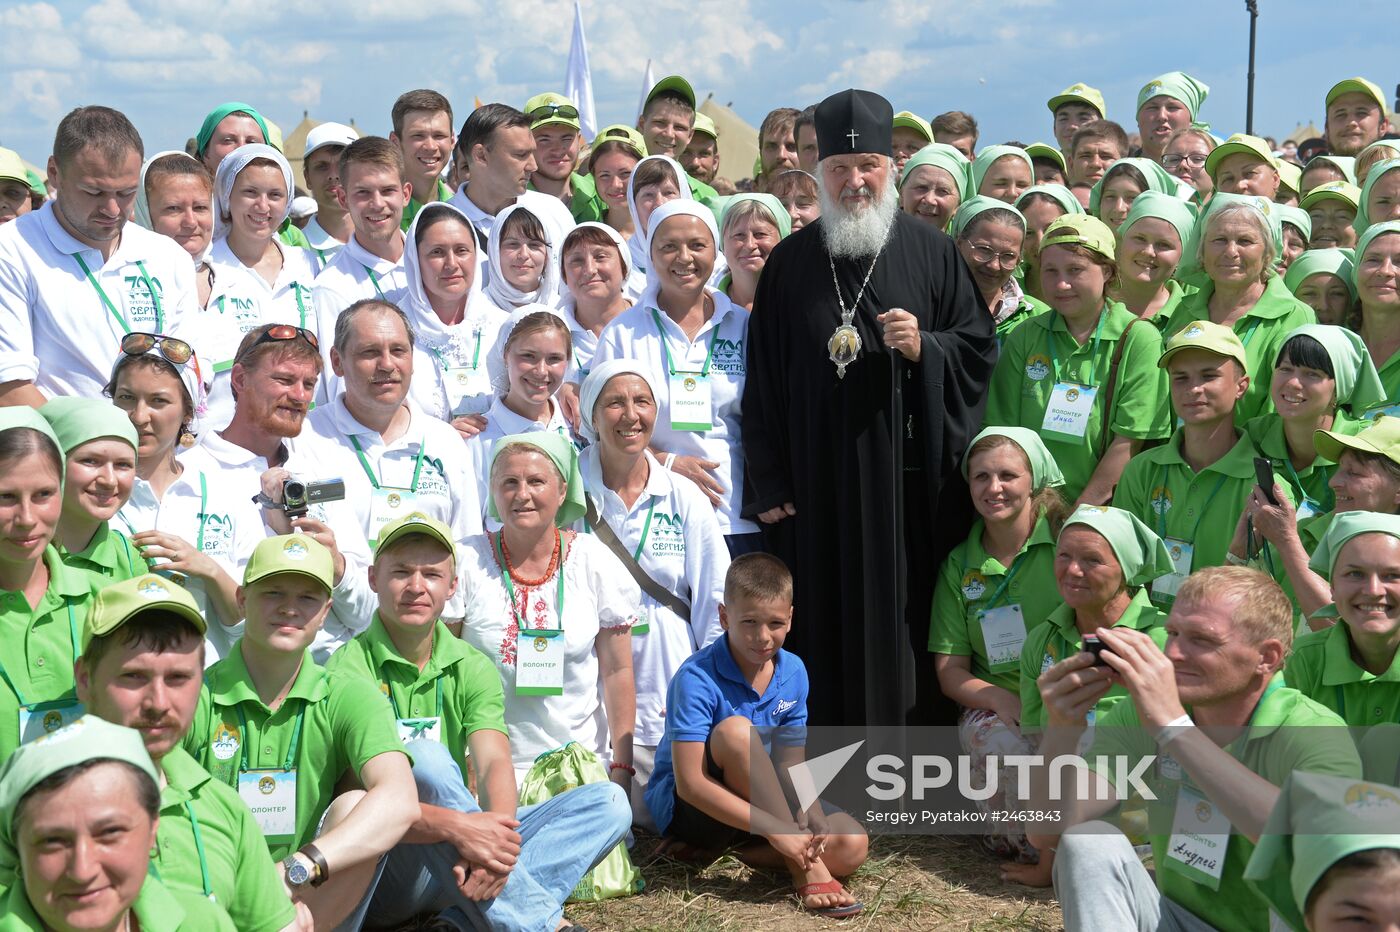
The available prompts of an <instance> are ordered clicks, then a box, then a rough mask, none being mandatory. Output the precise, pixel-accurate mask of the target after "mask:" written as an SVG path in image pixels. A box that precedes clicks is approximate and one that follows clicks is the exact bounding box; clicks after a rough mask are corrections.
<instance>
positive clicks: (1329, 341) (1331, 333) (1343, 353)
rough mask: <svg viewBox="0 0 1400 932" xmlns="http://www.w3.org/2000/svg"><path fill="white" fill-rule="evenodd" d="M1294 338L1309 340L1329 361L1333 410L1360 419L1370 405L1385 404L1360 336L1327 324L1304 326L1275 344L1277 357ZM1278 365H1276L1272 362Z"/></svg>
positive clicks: (1374, 366) (1382, 389)
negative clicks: (1334, 384) (1334, 394)
mask: <svg viewBox="0 0 1400 932" xmlns="http://www.w3.org/2000/svg"><path fill="white" fill-rule="evenodd" d="M1294 337H1312V338H1313V339H1314V340H1316V341H1317V342H1318V343H1321V344H1322V348H1323V349H1325V350H1326V351H1327V358H1328V359H1330V360H1332V372H1333V373H1334V374H1335V375H1334V377H1335V379H1336V381H1337V406H1338V407H1342V408H1346V409H1348V410H1349V411H1351V412H1352V413H1353V414H1356V415H1358V416H1359V415H1360V414H1361V412H1363V411H1365V410H1366V409H1367V408H1369V407H1371V405H1373V404H1376V403H1377V402H1380V401H1384V400H1385V397H1386V395H1385V386H1383V385H1382V384H1381V377H1380V375H1379V374H1378V373H1377V372H1376V364H1375V363H1373V362H1372V361H1371V353H1370V352H1369V351H1368V350H1367V349H1366V344H1365V343H1364V342H1362V340H1361V335H1360V334H1358V333H1355V332H1354V331H1351V330H1348V329H1347V328H1345V327H1333V326H1330V325H1328V324H1305V325H1303V326H1302V327H1299V328H1298V329H1296V330H1294V331H1292V332H1290V333H1289V334H1288V335H1287V336H1285V337H1284V338H1283V342H1282V343H1280V344H1279V356H1280V357H1281V356H1282V355H1283V347H1285V346H1287V345H1288V341H1289V340H1291V339H1293V338H1294ZM1274 365H1275V366H1277V365H1278V361H1277V360H1275V361H1274Z"/></svg>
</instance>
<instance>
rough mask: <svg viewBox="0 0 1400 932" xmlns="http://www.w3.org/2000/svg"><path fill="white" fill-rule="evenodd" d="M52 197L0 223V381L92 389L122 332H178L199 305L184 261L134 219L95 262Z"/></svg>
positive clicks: (105, 373)
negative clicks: (110, 250) (111, 249)
mask: <svg viewBox="0 0 1400 932" xmlns="http://www.w3.org/2000/svg"><path fill="white" fill-rule="evenodd" d="M54 204H55V202H54V201H49V202H48V203H46V204H45V205H44V206H43V207H41V208H40V209H39V210H37V211H35V212H33V213H29V214H25V215H24V216H23V217H20V218H19V219H17V220H14V221H11V222H10V223H7V224H4V225H3V226H0V382H14V381H21V380H24V381H31V382H33V383H34V385H35V387H36V388H38V389H39V390H40V391H41V392H43V393H44V394H45V395H48V396H50V397H52V396H54V395H82V396H87V397H91V398H98V397H101V395H102V389H103V387H104V386H106V384H107V379H108V377H109V376H110V375H111V372H112V362H113V360H115V359H116V356H117V353H118V351H119V349H118V348H119V345H120V343H121V338H122V337H123V336H125V335H126V334H127V333H128V332H132V331H138V332H140V331H144V332H152V331H156V330H161V331H163V332H165V333H167V334H172V335H178V336H185V335H186V334H185V332H184V331H185V328H186V327H187V326H188V325H189V324H190V323H191V318H192V316H193V315H194V314H195V312H197V311H198V309H199V302H198V298H197V292H196V291H195V282H194V266H193V264H191V262H190V256H189V253H187V252H185V250H183V249H181V248H180V245H179V244H178V243H176V242H175V241H174V240H173V239H170V238H169V237H166V236H161V235H160V234H159V233H152V232H151V231H150V230H147V229H144V228H142V227H141V226H139V225H137V224H135V223H127V224H125V225H124V226H123V227H122V233H121V241H120V242H119V243H118V245H117V250H116V252H114V253H113V254H112V257H111V258H110V259H108V260H106V261H105V262H104V261H103V259H102V253H101V252H100V251H99V250H97V249H94V248H92V247H90V246H87V245H85V244H83V243H80V242H78V240H76V239H74V238H73V236H71V235H70V234H69V233H68V231H66V230H65V229H63V227H62V226H60V225H59V222H58V219H57V217H56V216H55V215H54V210H55V207H54ZM84 265H86V267H87V269H88V272H90V273H91V277H89V275H88V274H87V273H86V272H84V271H83V266H84ZM104 296H105V299H104Z"/></svg>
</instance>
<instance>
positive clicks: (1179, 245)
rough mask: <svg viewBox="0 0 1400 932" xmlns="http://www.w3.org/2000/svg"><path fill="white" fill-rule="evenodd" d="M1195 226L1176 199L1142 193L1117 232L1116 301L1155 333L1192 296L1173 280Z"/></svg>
mask: <svg viewBox="0 0 1400 932" xmlns="http://www.w3.org/2000/svg"><path fill="white" fill-rule="evenodd" d="M1195 222H1196V215H1195V212H1194V211H1193V210H1192V209H1191V208H1190V207H1188V206H1187V205H1186V202H1184V201H1182V200H1181V199H1180V198H1178V197H1175V196H1173V195H1170V194H1162V193H1158V192H1156V191H1146V192H1144V193H1142V194H1141V195H1139V196H1138V197H1137V199H1136V200H1134V201H1133V204H1132V207H1131V208H1130V209H1129V210H1128V214H1127V216H1126V217H1125V218H1124V219H1123V222H1122V224H1121V225H1119V227H1118V253H1117V255H1118V269H1119V274H1118V289H1117V292H1116V294H1117V298H1118V300H1119V301H1121V302H1123V306H1124V307H1126V308H1127V309H1128V310H1129V311H1131V312H1132V313H1133V314H1134V315H1136V316H1137V317H1138V318H1139V319H1140V320H1147V321H1151V323H1152V326H1154V327H1155V328H1157V330H1158V332H1161V331H1162V330H1164V329H1166V326H1167V321H1169V320H1171V316H1172V314H1173V313H1174V312H1175V311H1176V307H1177V305H1178V304H1180V303H1181V301H1182V299H1183V298H1185V297H1186V296H1187V295H1188V294H1193V293H1195V290H1196V289H1195V288H1193V287H1192V286H1190V285H1183V284H1182V283H1181V282H1179V281H1177V280H1176V278H1175V275H1176V270H1177V268H1179V267H1180V265H1181V260H1182V258H1183V256H1185V254H1186V244H1187V243H1188V242H1190V241H1191V229H1192V227H1193V226H1194V225H1195Z"/></svg>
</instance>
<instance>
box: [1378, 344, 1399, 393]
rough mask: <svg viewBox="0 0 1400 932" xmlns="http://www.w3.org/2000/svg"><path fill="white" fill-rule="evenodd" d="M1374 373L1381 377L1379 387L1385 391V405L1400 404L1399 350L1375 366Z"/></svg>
mask: <svg viewBox="0 0 1400 932" xmlns="http://www.w3.org/2000/svg"><path fill="white" fill-rule="evenodd" d="M1376 372H1378V373H1379V374H1380V377H1381V387H1382V388H1384V389H1385V398H1386V403H1387V404H1400V350H1396V351H1395V352H1394V353H1392V354H1391V355H1390V358H1389V359H1387V360H1386V361H1385V362H1383V363H1377V364H1376Z"/></svg>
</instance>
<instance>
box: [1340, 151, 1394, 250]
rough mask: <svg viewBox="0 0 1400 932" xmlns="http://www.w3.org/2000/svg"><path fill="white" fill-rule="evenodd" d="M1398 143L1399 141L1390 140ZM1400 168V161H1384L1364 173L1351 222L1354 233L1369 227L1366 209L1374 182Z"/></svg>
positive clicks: (1369, 222) (1368, 215) (1369, 220)
mask: <svg viewBox="0 0 1400 932" xmlns="http://www.w3.org/2000/svg"><path fill="white" fill-rule="evenodd" d="M1391 141H1392V142H1400V139H1397V140H1391ZM1397 168H1400V159H1386V160H1385V161H1384V162H1377V163H1376V164H1374V165H1372V166H1371V170H1370V171H1369V172H1367V173H1366V183H1365V184H1363V185H1362V186H1361V198H1360V200H1358V201H1357V204H1356V219H1355V220H1354V221H1352V224H1351V225H1352V226H1353V227H1355V228H1356V232H1358V233H1360V232H1362V231H1364V230H1365V229H1366V228H1367V227H1368V226H1370V225H1371V212H1370V211H1369V210H1367V209H1366V205H1367V203H1368V202H1369V201H1370V200H1371V189H1372V188H1374V187H1375V186H1376V182H1377V181H1379V180H1380V178H1381V176H1382V175H1384V174H1386V173H1387V172H1393V171H1395V170H1396V169H1397Z"/></svg>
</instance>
